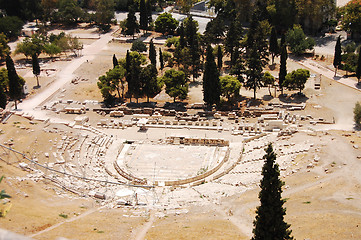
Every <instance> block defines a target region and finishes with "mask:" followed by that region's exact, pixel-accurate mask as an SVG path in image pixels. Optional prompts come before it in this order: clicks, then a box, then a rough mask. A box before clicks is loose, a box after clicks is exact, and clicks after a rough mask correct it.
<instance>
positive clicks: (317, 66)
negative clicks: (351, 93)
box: [290, 58, 361, 91]
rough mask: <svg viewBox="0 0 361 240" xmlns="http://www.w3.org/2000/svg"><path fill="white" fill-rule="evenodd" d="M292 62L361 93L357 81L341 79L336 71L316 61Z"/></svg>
mask: <svg viewBox="0 0 361 240" xmlns="http://www.w3.org/2000/svg"><path fill="white" fill-rule="evenodd" d="M290 60H291V61H294V62H297V63H299V64H301V65H303V66H304V67H307V68H309V69H311V70H312V71H315V72H317V73H319V74H322V75H323V76H325V77H327V78H329V79H333V80H335V81H337V82H338V83H341V84H344V85H346V86H349V87H352V88H354V89H357V90H359V91H361V85H357V81H355V80H354V79H352V78H348V77H340V76H338V75H336V76H335V72H334V71H332V70H330V69H328V68H326V67H324V66H321V65H320V64H318V63H317V62H316V61H313V60H311V59H306V60H301V61H298V60H295V59H292V58H290Z"/></svg>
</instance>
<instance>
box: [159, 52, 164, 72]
mask: <svg viewBox="0 0 361 240" xmlns="http://www.w3.org/2000/svg"><path fill="white" fill-rule="evenodd" d="M159 63H160V69H161V70H163V68H164V60H163V53H162V49H161V48H159Z"/></svg>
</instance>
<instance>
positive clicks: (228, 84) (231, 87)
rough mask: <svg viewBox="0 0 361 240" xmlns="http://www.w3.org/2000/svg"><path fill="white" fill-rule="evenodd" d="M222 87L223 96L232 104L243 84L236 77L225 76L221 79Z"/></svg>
mask: <svg viewBox="0 0 361 240" xmlns="http://www.w3.org/2000/svg"><path fill="white" fill-rule="evenodd" d="M219 79H220V86H221V94H222V96H223V97H226V98H227V100H228V101H230V102H232V100H233V99H234V98H236V97H237V96H238V95H239V90H240V89H241V86H242V84H241V83H240V82H239V81H238V79H237V78H236V77H232V76H229V75H225V76H222V77H220V78H219Z"/></svg>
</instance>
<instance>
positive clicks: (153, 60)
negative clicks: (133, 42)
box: [149, 39, 157, 67]
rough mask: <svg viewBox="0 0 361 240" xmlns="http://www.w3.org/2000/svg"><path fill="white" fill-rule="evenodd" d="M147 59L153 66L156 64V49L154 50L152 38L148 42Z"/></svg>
mask: <svg viewBox="0 0 361 240" xmlns="http://www.w3.org/2000/svg"><path fill="white" fill-rule="evenodd" d="M149 60H150V62H151V64H153V65H154V67H156V66H157V51H156V50H155V47H154V43H153V39H152V40H150V43H149Z"/></svg>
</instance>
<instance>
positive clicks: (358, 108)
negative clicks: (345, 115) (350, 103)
mask: <svg viewBox="0 0 361 240" xmlns="http://www.w3.org/2000/svg"><path fill="white" fill-rule="evenodd" d="M353 114H354V115H353V119H354V121H355V124H356V126H358V127H360V126H361V104H360V102H357V103H356V104H355V108H354V109H353Z"/></svg>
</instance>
